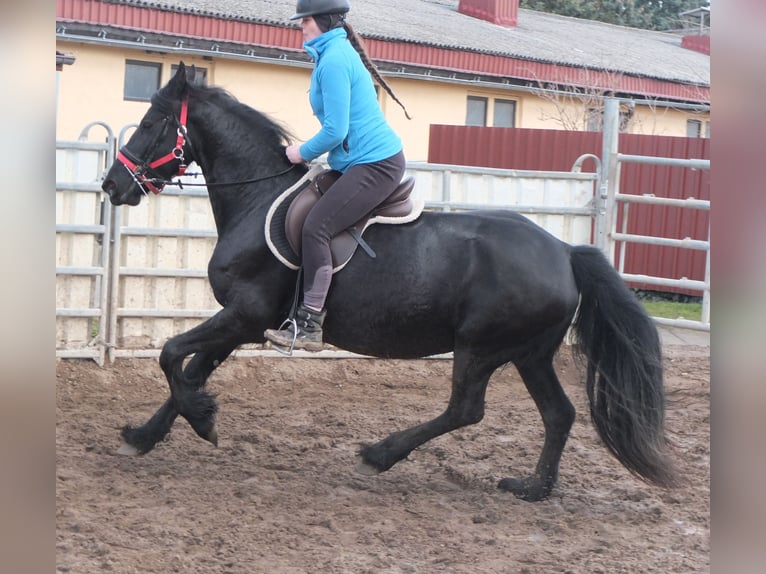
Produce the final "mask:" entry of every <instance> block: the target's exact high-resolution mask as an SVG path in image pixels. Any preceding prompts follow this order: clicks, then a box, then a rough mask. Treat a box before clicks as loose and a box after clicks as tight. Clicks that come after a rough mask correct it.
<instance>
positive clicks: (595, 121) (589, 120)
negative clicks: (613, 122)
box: [585, 108, 603, 132]
mask: <svg viewBox="0 0 766 574" xmlns="http://www.w3.org/2000/svg"><path fill="white" fill-rule="evenodd" d="M601 116H602V111H601V110H598V109H596V108H589V109H587V110H586V111H585V129H586V130H587V131H589V132H600V131H601V127H602V124H603V118H602V117H601Z"/></svg>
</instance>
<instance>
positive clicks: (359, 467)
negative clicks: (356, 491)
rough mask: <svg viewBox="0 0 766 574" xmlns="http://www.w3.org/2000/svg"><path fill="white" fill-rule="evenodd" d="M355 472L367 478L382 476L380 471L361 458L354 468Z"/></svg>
mask: <svg viewBox="0 0 766 574" xmlns="http://www.w3.org/2000/svg"><path fill="white" fill-rule="evenodd" d="M354 470H356V471H357V472H358V473H359V474H363V475H365V476H375V475H378V474H380V471H379V470H378V469H377V468H375V467H374V466H372V465H371V464H368V463H366V462H365V461H364V459H363V458H362V457H361V456H360V457H358V458H357V459H356V466H354Z"/></svg>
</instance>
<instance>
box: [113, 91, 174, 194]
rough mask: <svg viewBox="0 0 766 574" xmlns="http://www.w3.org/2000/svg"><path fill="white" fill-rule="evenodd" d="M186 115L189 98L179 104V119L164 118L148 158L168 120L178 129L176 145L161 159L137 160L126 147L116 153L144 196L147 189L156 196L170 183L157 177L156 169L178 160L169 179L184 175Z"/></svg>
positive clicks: (164, 130)
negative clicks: (176, 167) (150, 160)
mask: <svg viewBox="0 0 766 574" xmlns="http://www.w3.org/2000/svg"><path fill="white" fill-rule="evenodd" d="M188 113H189V98H184V99H183V101H182V102H181V115H180V118H179V119H176V117H175V116H174V115H172V114H168V115H167V116H165V118H164V119H163V120H162V124H163V125H162V130H161V131H160V133H159V134H158V135H157V137H156V138H155V139H154V142H152V145H151V146H150V147H149V153H148V156H149V157H151V156H152V155H153V154H154V151H155V150H156V149H157V147H158V146H159V144H160V142H161V141H162V139H163V138H164V137H165V134H166V133H167V130H168V126H169V124H170V120H171V119H173V120H174V121H175V122H176V125H177V126H178V128H177V130H176V145H175V147H174V148H173V149H172V150H171V151H170V153H168V154H165V155H163V156H162V157H160V158H157V159H155V160H154V161H152V162H151V163H149V160H147V159H143V160H141V159H137V158H136V156H135V154H133V153H131V152H130V151H129V150H128V147H127V145H124V146H122V147H121V148H120V151H118V152H117V161H119V162H120V163H121V164H122V165H124V166H125V169H127V170H128V172H129V173H130V175H131V177H132V178H133V181H135V182H136V184H138V186H139V187H141V189H143V190H144V193H145V194H147V195H148V193H147V191H146V190H147V189H148V190H149V191H151V192H152V193H154V194H158V193H160V192H161V191H162V189H163V188H164V187H165V185H167V184H168V183H172V182H170V181H169V180H167V179H165V178H163V177H161V176H159V174H158V173H157V172H156V171H155V170H156V169H157V168H158V167H160V166H163V165H165V164H167V163H170V162H171V161H174V160H178V162H179V164H178V169H177V170H176V173H175V174H174V175H173V176H171V177H175V176H179V175H184V174H185V173H186V162H185V158H184V145H185V144H186V143H187V140H186V137H187V133H186V118H187V115H188ZM147 175H149V176H151V179H150V178H148V177H147Z"/></svg>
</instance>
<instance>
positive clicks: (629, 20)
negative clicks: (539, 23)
mask: <svg viewBox="0 0 766 574" xmlns="http://www.w3.org/2000/svg"><path fill="white" fill-rule="evenodd" d="M519 6H520V7H521V8H528V9H530V10H538V11H540V12H548V13H551V14H560V15H562V16H572V17H575V18H583V19H585V20H597V21H599V22H607V23H609V24H619V25H621V26H629V27H631V28H643V29H646V30H677V29H680V28H682V21H681V18H680V16H679V14H680V13H681V12H686V11H687V10H693V9H695V8H701V7H709V6H710V2H709V0H521V1H520V3H519Z"/></svg>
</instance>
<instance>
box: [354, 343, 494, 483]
mask: <svg viewBox="0 0 766 574" xmlns="http://www.w3.org/2000/svg"><path fill="white" fill-rule="evenodd" d="M498 364H499V363H498V362H497V361H487V360H485V359H483V358H481V357H477V356H476V355H473V354H472V353H470V352H468V351H460V350H457V349H456V350H455V354H454V361H453V366H452V394H451V396H450V400H449V404H448V405H447V409H446V410H445V411H444V412H443V413H442V414H440V415H439V416H438V417H436V418H435V419H433V420H430V421H428V422H426V423H423V424H420V425H417V426H414V427H412V428H409V429H407V430H403V431H399V432H395V433H392V434H391V435H389V436H388V437H386V438H385V439H384V440H382V441H380V442H378V443H376V444H373V445H367V446H365V447H363V448H362V449H361V451H360V453H359V454H360V457H361V460H360V461H359V463H358V464H357V467H356V468H357V470H358V471H359V472H361V473H363V474H377V473H379V472H383V471H385V470H388V469H389V468H391V467H392V466H393V465H394V464H396V463H397V462H399V461H400V460H402V459H404V458H406V457H407V456H408V455H409V454H410V453H411V452H412V451H413V450H414V449H415V448H417V447H418V446H420V445H422V444H424V443H425V442H427V441H429V440H431V439H432V438H435V437H437V436H440V435H443V434H445V433H448V432H450V431H453V430H455V429H458V428H460V427H463V426H466V425H472V424H476V423H478V422H480V421H481V420H482V418H484V397H485V394H486V390H487V384H488V383H489V377H490V376H491V375H492V372H493V371H494V370H495V368H496V366H497V365H498Z"/></svg>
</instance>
